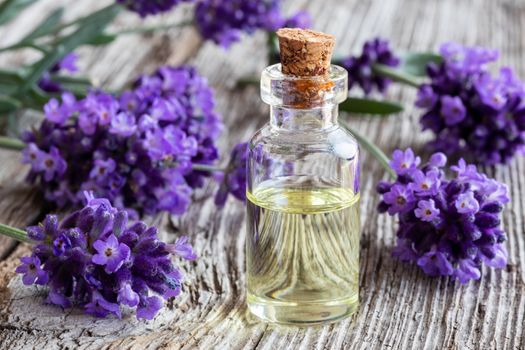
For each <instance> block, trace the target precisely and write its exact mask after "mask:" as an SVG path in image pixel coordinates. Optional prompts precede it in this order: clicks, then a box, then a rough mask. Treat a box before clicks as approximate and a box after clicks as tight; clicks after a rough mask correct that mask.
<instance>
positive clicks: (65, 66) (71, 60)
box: [38, 53, 78, 92]
mask: <svg viewBox="0 0 525 350" xmlns="http://www.w3.org/2000/svg"><path fill="white" fill-rule="evenodd" d="M77 59H78V56H77V55H76V54H75V53H69V54H67V55H65V56H64V57H63V58H62V59H61V60H60V61H59V62H57V63H56V64H55V65H54V66H53V67H51V69H50V70H49V71H48V72H44V74H43V75H42V78H41V79H40V80H39V82H38V86H39V87H40V88H41V89H42V90H44V91H46V92H61V91H62V86H61V85H60V83H59V82H58V81H57V80H56V76H57V75H58V74H59V73H60V72H62V71H66V72H68V73H76V72H77V71H78V67H77Z"/></svg>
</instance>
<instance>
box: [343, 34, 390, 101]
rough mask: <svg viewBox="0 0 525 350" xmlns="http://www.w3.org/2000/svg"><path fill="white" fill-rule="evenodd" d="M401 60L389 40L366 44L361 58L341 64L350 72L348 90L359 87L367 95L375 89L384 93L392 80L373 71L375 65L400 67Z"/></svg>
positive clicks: (349, 59) (378, 40) (344, 61)
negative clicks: (393, 50)
mask: <svg viewBox="0 0 525 350" xmlns="http://www.w3.org/2000/svg"><path fill="white" fill-rule="evenodd" d="M399 62H400V60H399V58H398V57H397V56H395V55H394V53H393V52H392V50H391V49H390V44H389V42H388V41H387V40H384V39H381V38H375V39H372V40H369V41H367V42H365V44H364V45H363V51H362V53H361V55H359V56H351V57H349V58H347V59H345V60H343V62H342V63H341V64H342V66H343V67H345V68H346V70H348V88H349V89H351V88H352V87H353V86H355V85H359V86H360V87H361V89H362V90H363V91H364V93H365V94H366V95H368V94H370V93H371V92H372V91H373V90H374V89H377V90H378V91H379V92H381V93H384V92H385V91H386V89H387V88H388V85H389V84H390V80H389V79H387V78H384V77H381V76H379V75H376V74H375V73H374V71H373V65H374V64H382V65H386V66H390V67H396V66H398V65H399Z"/></svg>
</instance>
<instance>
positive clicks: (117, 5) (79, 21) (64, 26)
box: [55, 4, 122, 35]
mask: <svg viewBox="0 0 525 350" xmlns="http://www.w3.org/2000/svg"><path fill="white" fill-rule="evenodd" d="M114 7H122V6H121V5H119V4H111V5H108V6H106V7H103V8H101V9H100V10H98V11H96V12H94V13H91V14H90V15H88V16H83V17H79V18H77V19H75V20H73V21H71V22H68V23H64V24H61V25H59V26H58V27H57V28H56V29H55V35H58V33H60V32H61V31H62V30H64V29H66V28H69V27H72V26H74V25H77V24H82V22H84V21H86V20H89V19H90V18H91V17H92V16H93V14H96V13H102V12H104V11H109V10H110V9H111V8H114Z"/></svg>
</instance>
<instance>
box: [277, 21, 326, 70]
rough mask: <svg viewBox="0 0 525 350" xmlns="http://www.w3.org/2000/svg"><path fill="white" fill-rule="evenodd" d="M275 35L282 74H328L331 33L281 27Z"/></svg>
mask: <svg viewBox="0 0 525 350" xmlns="http://www.w3.org/2000/svg"><path fill="white" fill-rule="evenodd" d="M277 37H278V38H279V47H280V50H281V67H282V68H281V69H282V72H283V73H284V74H289V75H294V76H297V77H311V76H322V75H326V74H328V72H329V71H330V60H331V58H332V51H333V48H334V44H335V38H334V36H333V35H329V34H324V33H321V32H316V31H313V30H310V29H299V28H282V29H279V30H278V31H277Z"/></svg>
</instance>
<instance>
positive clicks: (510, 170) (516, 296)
mask: <svg viewBox="0 0 525 350" xmlns="http://www.w3.org/2000/svg"><path fill="white" fill-rule="evenodd" d="M106 3H109V0H108V1H90V0H77V1H67V0H61V1H58V0H43V1H39V2H38V3H37V5H35V6H33V7H31V8H30V9H29V10H27V11H25V12H24V13H23V17H21V18H19V19H18V20H16V21H15V22H13V23H11V24H10V25H9V26H7V27H5V28H3V29H2V30H1V32H0V44H1V46H4V45H5V44H9V43H11V42H13V41H15V40H16V39H17V38H20V37H21V36H23V35H24V34H25V33H26V32H27V31H29V30H30V27H31V25H34V24H35V23H37V22H38V21H39V20H40V19H41V18H42V17H44V16H45V15H46V13H48V12H49V11H50V10H51V9H52V8H54V7H56V6H57V5H59V4H62V5H66V6H67V16H68V18H75V17H77V16H79V15H81V14H83V13H86V11H88V10H91V9H93V8H99V7H102V6H103V5H105V4H106ZM285 3H286V9H287V11H289V12H288V13H291V12H292V11H294V10H297V9H301V8H302V9H308V10H309V11H310V13H312V14H313V16H314V19H315V21H314V28H315V29H318V30H322V31H326V32H328V33H331V34H334V35H336V37H337V39H338V43H337V49H336V50H337V51H338V52H341V53H348V52H356V51H359V50H360V46H361V44H362V43H363V41H364V40H366V39H368V38H371V37H372V36H374V35H381V36H383V37H386V38H389V39H390V40H392V42H393V44H394V46H395V47H397V48H402V49H410V50H432V49H435V48H436V47H438V45H439V44H440V43H442V42H444V41H448V40H455V41H459V42H461V43H465V44H480V45H486V46H491V47H494V48H498V49H500V50H501V56H502V59H501V62H503V63H504V64H507V65H510V66H512V67H514V68H515V69H516V70H517V72H518V73H519V75H520V76H521V77H522V78H525V62H524V58H525V52H524V50H525V47H524V44H525V41H524V40H525V39H524V36H523V34H522V33H524V31H525V1H520V0H514V1H511V0H501V1H498V0H470V1H468V0H441V1H438V0H427V1H421V0H389V1H384V0H376V1H369V0H368V1H367V0H323V1H320V0H318V1H307V0H295V1H291V0H290V1H287V2H285ZM188 16H190V10H189V8H188V7H183V8H179V9H177V10H176V11H173V12H171V13H170V14H168V15H165V16H162V17H160V18H155V19H148V20H147V22H148V23H150V24H151V23H160V22H163V23H171V22H177V21H178V20H181V19H182V18H187V17H188ZM138 22H139V20H138V18H137V17H136V16H135V15H133V14H124V15H121V16H120V17H119V18H118V20H117V23H116V24H115V28H126V27H133V26H134V25H135V24H136V23H138ZM263 45H264V36H263V35H262V34H258V35H255V36H254V37H251V38H247V39H246V40H244V41H243V42H242V43H241V44H237V45H235V46H234V47H233V48H232V49H231V50H230V51H227V52H226V51H224V50H222V49H221V48H219V47H216V46H215V45H213V44H212V43H208V42H206V43H205V42H203V41H202V40H201V39H200V38H199V35H198V34H197V33H196V32H195V31H194V30H193V29H191V28H183V29H172V30H169V31H167V32H165V33H158V34H155V35H143V36H127V37H123V38H121V39H119V40H118V41H116V42H115V43H113V44H112V45H110V46H109V47H105V48H96V49H92V48H82V49H81V50H79V51H78V53H79V54H80V56H81V62H80V65H81V68H82V71H83V72H84V73H85V74H86V75H89V76H91V77H93V78H94V79H95V81H97V82H98V83H99V84H100V85H101V86H104V87H108V88H119V87H121V86H123V85H124V84H126V83H128V82H129V81H130V80H131V79H132V77H134V76H136V75H137V74H139V73H140V72H151V71H152V70H153V69H155V67H157V66H159V65H161V64H181V63H191V64H195V65H196V66H197V67H198V68H199V70H200V72H201V74H203V75H205V76H206V77H208V78H209V81H210V83H211V84H212V85H213V86H214V87H216V89H217V99H218V110H219V111H220V112H221V113H222V114H223V116H224V121H225V123H226V125H227V128H226V130H225V133H224V135H223V137H222V139H221V143H220V147H221V149H222V150H223V152H224V154H226V153H227V152H228V150H229V149H230V148H231V146H232V145H233V144H235V143H236V142H238V141H240V140H247V139H248V138H249V136H250V135H251V134H252V133H253V132H254V131H255V130H256V129H257V128H258V127H260V126H261V125H262V124H263V123H264V122H265V121H266V120H267V118H268V117H267V114H268V109H267V107H266V106H264V105H263V104H262V103H261V102H260V99H259V96H258V90H257V88H246V89H244V90H242V91H235V90H234V89H233V84H234V81H235V79H236V78H238V77H241V76H244V75H247V74H254V75H255V74H258V73H259V72H260V71H261V69H262V68H263V67H264V66H265V57H266V56H265V52H264V49H263V47H264V46H263ZM34 57H35V54H33V53H32V52H29V51H28V52H25V51H24V52H20V53H16V54H11V55H7V56H6V55H2V57H1V58H0V66H1V67H6V66H18V65H20V64H22V63H25V62H30V61H31V60H32V59H33V58H34ZM414 96H415V92H414V91H413V90H411V89H410V88H403V89H399V88H395V89H392V90H390V93H389V95H388V97H389V98H390V99H393V100H401V101H404V102H406V104H407V106H408V107H407V109H406V112H404V113H402V114H400V115H396V116H391V117H388V118H378V117H371V118H357V117H350V116H348V115H343V116H342V118H352V123H353V125H354V126H355V127H356V128H357V129H358V130H360V131H361V132H362V133H364V134H366V135H368V136H369V137H370V138H371V139H373V140H374V141H375V142H377V143H378V144H379V145H380V146H381V147H382V148H383V150H385V152H387V153H390V152H391V151H392V150H393V149H394V148H397V147H406V146H409V145H410V146H412V147H414V148H415V149H416V150H420V149H421V147H422V145H423V142H424V141H425V139H426V138H428V136H429V135H427V134H422V133H420V132H419V125H418V112H417V111H416V110H415V109H413V108H412V107H411V104H412V103H413V101H414ZM19 162H20V155H19V154H17V153H15V152H12V151H0V222H3V223H6V224H11V225H15V226H18V227H25V226H26V225H28V224H32V223H34V222H36V220H38V219H39V218H41V217H42V215H43V214H44V208H43V206H42V202H41V201H40V200H39V199H38V198H39V197H38V194H37V189H36V188H33V187H31V186H29V185H27V184H25V183H24V176H25V174H26V173H27V170H28V168H27V167H26V166H22V165H20V163H19ZM486 170H487V171H488V172H489V173H490V174H491V175H493V176H495V177H496V178H497V179H498V180H500V181H503V182H505V183H506V184H508V185H509V188H510V194H511V196H512V202H511V203H509V205H508V207H507V209H506V211H505V213H504V225H505V228H506V230H507V233H508V237H509V240H508V242H507V243H506V245H507V249H508V251H509V264H508V266H507V268H506V269H504V270H502V271H494V270H489V269H484V271H483V277H482V279H481V280H480V281H477V282H471V283H470V284H468V285H465V286H459V285H456V284H453V283H450V281H449V280H448V279H430V278H427V277H425V276H424V275H423V273H421V272H420V271H419V270H418V269H416V268H415V267H413V266H408V265H405V264H402V263H400V262H398V261H396V260H394V259H393V258H392V257H391V256H390V251H391V247H392V245H393V244H394V242H395V229H396V222H395V220H393V219H392V218H390V217H388V216H385V215H378V214H377V212H376V210H375V207H376V204H377V201H378V197H377V196H376V195H375V194H374V190H373V189H374V186H375V184H376V183H377V181H378V180H379V179H381V178H382V177H384V176H385V175H384V172H383V170H382V168H381V167H380V166H379V164H378V163H377V162H375V160H374V159H372V158H370V157H368V156H367V155H366V154H365V159H364V168H363V173H364V174H365V176H363V177H362V215H361V217H362V227H363V229H362V240H361V242H362V243H361V263H360V266H361V270H360V271H361V276H360V288H361V307H360V311H359V313H358V314H357V315H356V316H355V317H353V318H351V319H347V320H345V321H343V322H341V323H338V324H334V325H326V326H323V327H317V328H294V327H287V328H284V327H275V326H271V325H267V324H264V323H261V322H258V321H257V320H256V319H254V318H253V317H251V316H250V315H249V314H248V312H247V309H246V306H245V291H244V241H245V238H244V229H245V222H244V220H245V213H244V207H243V205H242V204H241V203H239V202H237V201H234V200H230V201H229V202H228V203H227V205H226V206H225V208H224V209H222V210H218V209H217V208H215V206H214V205H213V200H212V194H213V192H214V191H215V189H216V187H215V185H213V184H210V185H209V187H208V188H205V189H203V190H201V191H199V192H198V193H197V195H196V198H195V201H194V203H193V204H192V206H191V208H190V210H189V212H188V213H187V214H186V215H184V216H183V217H181V218H174V217H173V218H169V217H167V216H160V217H157V218H153V219H151V220H154V221H156V222H157V223H158V224H160V225H161V226H162V229H163V235H164V237H165V238H166V239H167V240H173V239H174V238H175V237H176V235H175V234H178V233H184V234H188V235H189V236H190V237H191V241H192V242H193V243H194V245H195V247H196V249H197V251H198V252H199V254H200V259H199V260H198V261H197V262H195V263H188V264H185V265H184V269H185V271H186V273H187V277H188V278H187V283H186V285H185V287H184V293H183V294H182V295H181V296H180V297H179V298H177V299H176V300H175V302H174V304H173V305H169V308H166V309H165V310H164V311H163V312H162V313H161V314H159V316H158V317H157V318H156V319H155V320H154V321H151V322H138V321H136V320H135V318H134V316H132V315H126V316H125V317H124V319H123V320H116V319H103V320H100V319H93V318H91V317H88V316H84V315H82V314H81V313H80V312H78V310H72V311H67V312H66V313H62V312H61V311H60V310H58V309H57V308H54V307H51V306H46V305H42V300H43V295H44V291H43V290H42V289H37V288H33V287H24V286H23V285H22V284H21V281H20V279H19V278H18V277H16V276H14V268H15V266H16V265H17V264H18V258H19V257H20V256H22V255H24V254H26V253H27V252H28V251H29V249H28V246H27V245H25V244H17V243H15V242H14V241H11V240H7V239H1V240H0V261H1V262H0V348H2V349H22V348H40V349H44V348H45V349H47V348H49V349H59V348H60V349H65V348H69V349H71V348H79V349H92V348H108V349H110V348H111V349H131V348H133V349H154V348H166V349H167V348H169V349H171V348H176V349H178V348H182V349H193V348H200V349H230V348H233V349H238V348H247V349H251V348H257V349H284V348H286V349H295V348H300V349H310V348H312V349H314V348H315V349H339V348H344V349H379V348H386V349H388V348H395V349H524V348H525V334H524V331H525V329H524V322H525V319H524V313H525V270H524V269H523V268H522V267H523V266H525V237H524V231H525V223H524V215H523V214H524V208H525V175H524V174H525V161H524V159H523V158H518V159H516V160H514V161H513V162H512V163H511V164H510V165H509V166H506V167H503V166H502V167H497V168H496V169H486Z"/></svg>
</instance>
